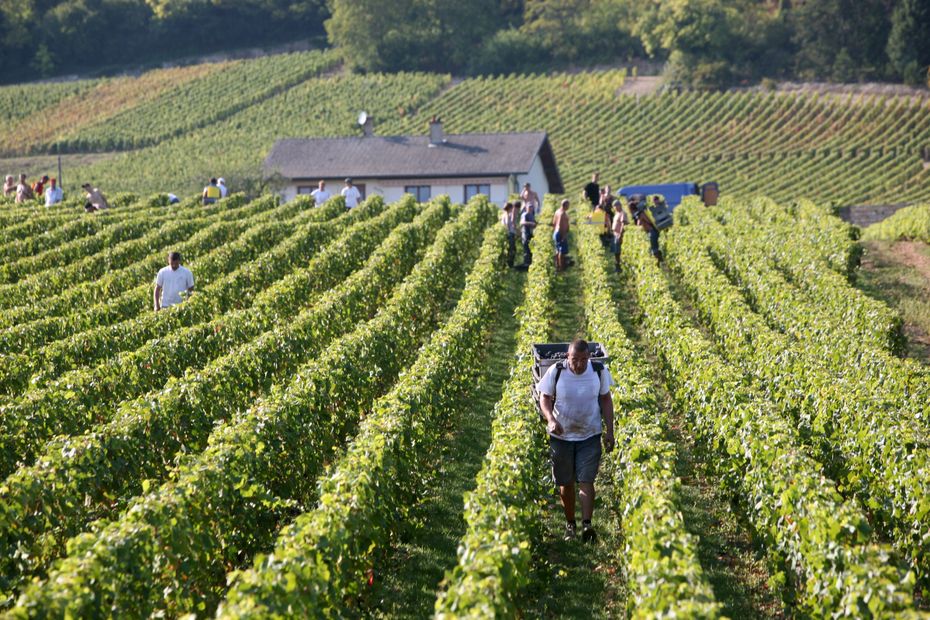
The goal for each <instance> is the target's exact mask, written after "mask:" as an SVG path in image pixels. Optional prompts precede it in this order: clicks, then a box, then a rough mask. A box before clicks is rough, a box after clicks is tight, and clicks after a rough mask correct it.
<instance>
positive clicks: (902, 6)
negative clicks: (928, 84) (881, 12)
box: [887, 0, 930, 85]
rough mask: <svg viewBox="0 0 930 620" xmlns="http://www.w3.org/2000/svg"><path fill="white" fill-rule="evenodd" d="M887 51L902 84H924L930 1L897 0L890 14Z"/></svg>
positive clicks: (929, 55)
mask: <svg viewBox="0 0 930 620" xmlns="http://www.w3.org/2000/svg"><path fill="white" fill-rule="evenodd" d="M887 51H888V60H889V61H890V62H891V66H892V67H893V69H894V71H895V72H896V73H897V74H898V75H899V76H900V77H901V78H902V79H903V80H904V81H905V82H907V83H908V84H913V85H917V84H920V83H921V82H923V80H924V79H925V78H926V77H927V68H928V66H930V0H900V3H899V4H898V6H896V7H895V9H894V13H892V15H891V34H889V35H888V47H887Z"/></svg>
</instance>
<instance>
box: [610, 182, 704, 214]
mask: <svg viewBox="0 0 930 620" xmlns="http://www.w3.org/2000/svg"><path fill="white" fill-rule="evenodd" d="M718 193H719V188H718V186H717V184H716V183H705V184H704V185H698V184H697V183H664V184H659V185H627V186H625V187H621V188H620V189H619V190H617V194H619V195H621V196H625V197H627V198H629V197H630V196H633V195H634V194H641V195H642V196H648V195H650V194H660V195H661V196H662V197H663V198H665V204H667V205H668V208H669V209H674V208H675V207H677V206H678V205H679V204H681V201H682V199H683V198H684V197H685V196H700V197H701V200H703V201H704V204H706V205H708V206H712V205H715V204H717V196H718Z"/></svg>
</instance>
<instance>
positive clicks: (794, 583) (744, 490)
mask: <svg viewBox="0 0 930 620" xmlns="http://www.w3.org/2000/svg"><path fill="white" fill-rule="evenodd" d="M627 245H628V246H629V247H630V252H629V253H628V254H627V255H628V256H629V257H630V258H631V259H632V263H633V267H634V269H635V272H636V273H635V283H636V293H637V296H638V299H639V302H640V304H641V306H642V309H643V312H644V314H645V326H646V329H647V334H648V338H649V339H650V342H651V343H652V346H653V347H654V348H655V349H656V353H657V355H658V356H659V357H660V359H661V360H662V363H663V366H664V371H665V374H666V377H667V381H668V383H669V385H670V388H671V391H672V393H673V395H674V397H675V399H676V400H677V401H678V403H679V406H681V407H682V409H683V410H685V411H688V412H689V415H690V417H691V419H692V424H693V426H694V430H695V432H696V433H697V435H698V436H699V437H700V438H702V439H703V441H705V442H706V444H707V446H708V449H709V450H711V452H712V454H713V455H714V457H715V458H718V459H719V462H718V464H717V465H718V467H719V471H720V475H721V476H722V478H723V480H724V481H725V482H726V483H727V485H728V486H730V487H731V488H732V489H733V490H734V491H736V492H737V493H738V495H739V496H740V497H741V500H742V501H741V504H742V505H743V507H744V509H745V511H746V513H747V517H748V518H749V521H750V523H751V524H752V525H753V528H754V530H755V532H756V534H757V535H758V536H759V537H760V539H761V540H762V541H763V542H764V543H765V544H766V546H767V547H768V549H769V553H770V557H771V558H772V560H773V563H774V565H775V566H776V568H777V569H778V572H777V575H779V576H780V579H781V580H782V583H783V584H784V585H786V586H787V589H786V590H785V592H786V593H787V594H789V595H790V594H791V593H792V592H793V593H796V596H797V600H796V605H797V606H798V607H799V608H800V610H801V612H802V613H805V614H812V615H816V616H830V615H834V614H836V615H844V616H860V615H863V614H871V615H884V614H888V613H895V612H897V611H904V610H909V609H911V608H912V605H913V601H912V594H913V593H912V588H913V585H914V573H912V572H906V571H905V570H904V569H902V568H901V567H899V566H897V565H896V564H895V562H894V558H893V556H892V555H891V553H890V552H889V550H888V549H887V548H885V547H883V546H882V545H878V544H875V543H872V542H870V538H871V536H870V532H871V528H870V527H869V524H868V521H867V519H866V518H865V516H864V515H863V514H862V513H861V512H859V511H858V509H857V508H856V507H855V506H853V505H852V504H850V503H849V502H847V501H844V500H843V499H842V498H841V497H840V496H839V494H838V493H837V490H836V488H835V487H834V485H833V484H832V483H831V482H830V481H829V480H828V479H827V478H826V477H825V476H824V474H823V471H822V470H821V468H820V466H819V465H818V464H816V463H815V462H814V461H813V460H812V459H811V458H810V457H808V456H807V454H806V449H805V447H804V445H803V444H802V442H801V439H800V437H799V436H798V433H797V431H796V429H795V428H794V425H793V424H792V423H789V422H788V421H786V420H784V419H783V418H782V417H781V415H780V414H779V412H778V408H777V406H776V405H775V403H773V402H772V401H771V400H769V399H768V398H765V397H763V396H762V395H759V394H756V393H754V392H752V391H750V390H748V389H747V388H746V387H745V383H744V379H743V377H742V375H740V374H738V373H735V372H734V371H733V369H732V368H730V367H728V366H727V365H725V364H724V363H723V362H722V361H721V360H720V359H719V358H718V357H717V356H716V355H715V354H714V353H713V352H712V350H713V347H712V346H711V345H710V344H709V343H708V342H707V341H706V340H705V339H704V338H703V336H701V335H700V333H699V332H697V331H696V330H695V329H694V328H693V327H691V326H690V325H688V323H687V321H686V320H685V318H684V316H683V314H682V311H681V310H680V309H679V306H678V303H677V302H676V301H675V299H674V298H673V297H672V294H671V290H670V287H669V284H668V282H666V280H665V276H664V274H663V273H662V272H661V271H659V269H658V268H656V266H655V265H654V264H653V261H651V260H650V256H649V252H648V246H647V244H646V241H645V239H643V238H641V236H640V235H633V236H632V237H630V238H629V239H628V240H627Z"/></svg>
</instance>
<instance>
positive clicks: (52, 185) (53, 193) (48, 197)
mask: <svg viewBox="0 0 930 620" xmlns="http://www.w3.org/2000/svg"><path fill="white" fill-rule="evenodd" d="M48 182H49V186H48V189H47V190H45V206H46V207H50V206H52V205H57V204H58V203H59V202H61V201H62V199H63V198H64V194H63V193H62V191H61V188H60V187H58V181H57V180H55V177H52V178H51V179H49V181H48Z"/></svg>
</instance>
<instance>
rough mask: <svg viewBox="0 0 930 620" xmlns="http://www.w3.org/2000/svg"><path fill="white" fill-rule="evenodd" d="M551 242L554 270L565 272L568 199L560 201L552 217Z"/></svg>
mask: <svg viewBox="0 0 930 620" xmlns="http://www.w3.org/2000/svg"><path fill="white" fill-rule="evenodd" d="M552 227H553V228H554V229H555V231H554V232H553V233H552V240H553V241H554V242H555V269H556V271H565V255H566V254H568V199H567V198H566V199H564V200H562V202H561V203H560V204H559V208H558V209H557V210H556V212H555V215H553V216H552Z"/></svg>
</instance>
